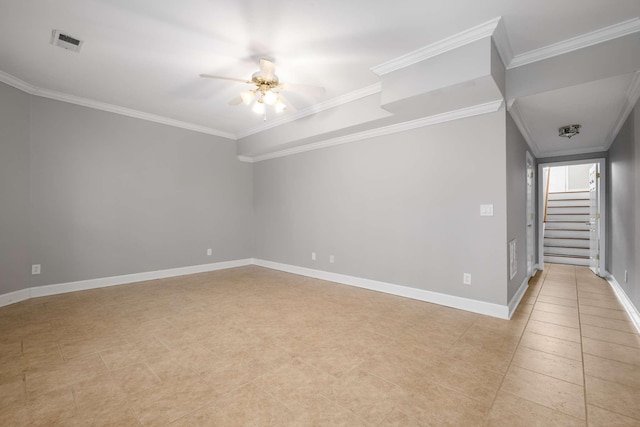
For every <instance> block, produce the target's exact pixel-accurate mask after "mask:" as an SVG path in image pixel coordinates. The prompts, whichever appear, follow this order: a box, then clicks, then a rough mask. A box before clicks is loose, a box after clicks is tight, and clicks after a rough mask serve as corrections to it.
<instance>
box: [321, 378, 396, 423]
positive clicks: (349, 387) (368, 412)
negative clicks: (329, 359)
mask: <svg viewBox="0 0 640 427" xmlns="http://www.w3.org/2000/svg"><path fill="white" fill-rule="evenodd" d="M404 396H405V393H404V391H403V390H402V389H401V388H400V387H399V386H397V385H395V384H392V383H390V382H388V381H385V380H383V379H381V378H378V377H376V376H374V375H372V374H369V373H368V372H365V371H362V370H359V369H356V370H354V371H352V372H350V373H348V374H347V375H344V376H343V377H342V378H340V379H338V380H336V381H335V382H334V383H333V385H332V387H331V392H330V394H329V395H325V397H326V398H328V399H329V400H331V401H333V402H336V403H337V404H338V405H340V406H342V407H344V408H347V409H349V410H350V411H351V412H353V413H354V414H356V415H358V417H359V418H361V419H363V420H364V421H365V422H367V423H368V424H370V425H377V424H379V423H380V422H382V420H384V419H385V418H386V417H387V416H388V415H389V414H390V413H391V412H392V411H393V410H394V409H395V408H396V406H397V402H398V401H399V400H400V399H402V398H404Z"/></svg>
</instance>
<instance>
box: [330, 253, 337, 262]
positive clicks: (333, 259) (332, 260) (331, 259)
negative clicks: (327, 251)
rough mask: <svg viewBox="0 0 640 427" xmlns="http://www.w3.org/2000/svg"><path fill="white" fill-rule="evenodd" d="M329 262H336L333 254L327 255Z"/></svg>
mask: <svg viewBox="0 0 640 427" xmlns="http://www.w3.org/2000/svg"><path fill="white" fill-rule="evenodd" d="M329 262H330V263H332V264H333V263H334V262H336V259H335V257H334V256H333V255H329Z"/></svg>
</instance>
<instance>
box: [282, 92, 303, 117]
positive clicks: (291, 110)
mask: <svg viewBox="0 0 640 427" xmlns="http://www.w3.org/2000/svg"><path fill="white" fill-rule="evenodd" d="M279 96H280V101H281V102H282V103H283V104H284V105H285V106H286V107H287V108H286V109H285V111H287V112H288V113H295V112H296V111H298V109H297V108H296V107H295V106H294V105H293V104H292V103H291V101H289V100H288V99H287V97H286V96H284V95H283V94H282V93H280V94H279Z"/></svg>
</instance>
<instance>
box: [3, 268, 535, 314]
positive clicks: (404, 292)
mask: <svg viewBox="0 0 640 427" xmlns="http://www.w3.org/2000/svg"><path fill="white" fill-rule="evenodd" d="M251 264H255V265H259V266H262V267H266V268H271V269H274V270H280V271H286V272H288V273H293V274H298V275H301V276H307V277H313V278H316V279H321V280H326V281H330V282H336V283H341V284H344V285H349V286H356V287H359V288H364V289H370V290H373V291H378V292H383V293H387V294H392V295H397V296H401V297H405V298H411V299H416V300H420V301H425V302H431V303H434V304H440V305H444V306H447V307H453V308H457V309H461V310H466V311H471V312H474V313H479V314H484V315H488V316H493V317H498V318H501V319H509V318H510V317H511V315H512V314H513V311H514V310H515V308H516V307H517V305H518V303H519V302H520V299H522V295H524V292H525V291H526V289H527V283H526V282H525V283H523V285H521V286H520V289H518V292H517V293H516V295H515V296H514V298H512V300H511V302H510V303H509V305H508V306H507V305H500V304H495V303H490V302H485V301H478V300H474V299H469V298H463V297H458V296H454V295H447V294H442V293H439V292H432V291H426V290H423V289H417V288H412V287H409V286H401V285H395V284H392V283H386V282H380V281H377V280H370V279H363V278H360V277H354V276H347V275H344V274H338V273H331V272H328V271H321V270H314V269H310V268H305V267H298V266H294V265H289V264H281V263H277V262H272V261H265V260H261V259H251V258H248V259H241V260H235V261H225V262H217V263H213V264H202V265H193V266H189V267H179V268H171V269H167V270H158V271H148V272H143V273H134V274H126V275H122V276H112V277H104V278H98V279H90V280H80V281H76V282H68V283H58V284H54V285H46V286H35V287H32V288H28V289H23V290H20V291H16V292H11V293H9V294H4V295H0V307H3V306H5V305H9V304H13V303H16V302H19V301H24V300H27V299H29V298H37V297H43V296H49V295H57V294H63V293H67V292H76V291H83V290H87V289H96V288H103V287H108V286H116V285H124V284H127V283H135V282H143V281H147V280H154V279H163V278H167V277H176V276H184V275H187V274H195V273H204V272H207V271H216V270H223V269H227V268H234V267H242V266H245V265H251Z"/></svg>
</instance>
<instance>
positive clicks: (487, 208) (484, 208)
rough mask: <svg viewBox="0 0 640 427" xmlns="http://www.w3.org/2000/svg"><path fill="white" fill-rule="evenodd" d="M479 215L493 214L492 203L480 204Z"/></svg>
mask: <svg viewBox="0 0 640 427" xmlns="http://www.w3.org/2000/svg"><path fill="white" fill-rule="evenodd" d="M480 216H493V205H480Z"/></svg>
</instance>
